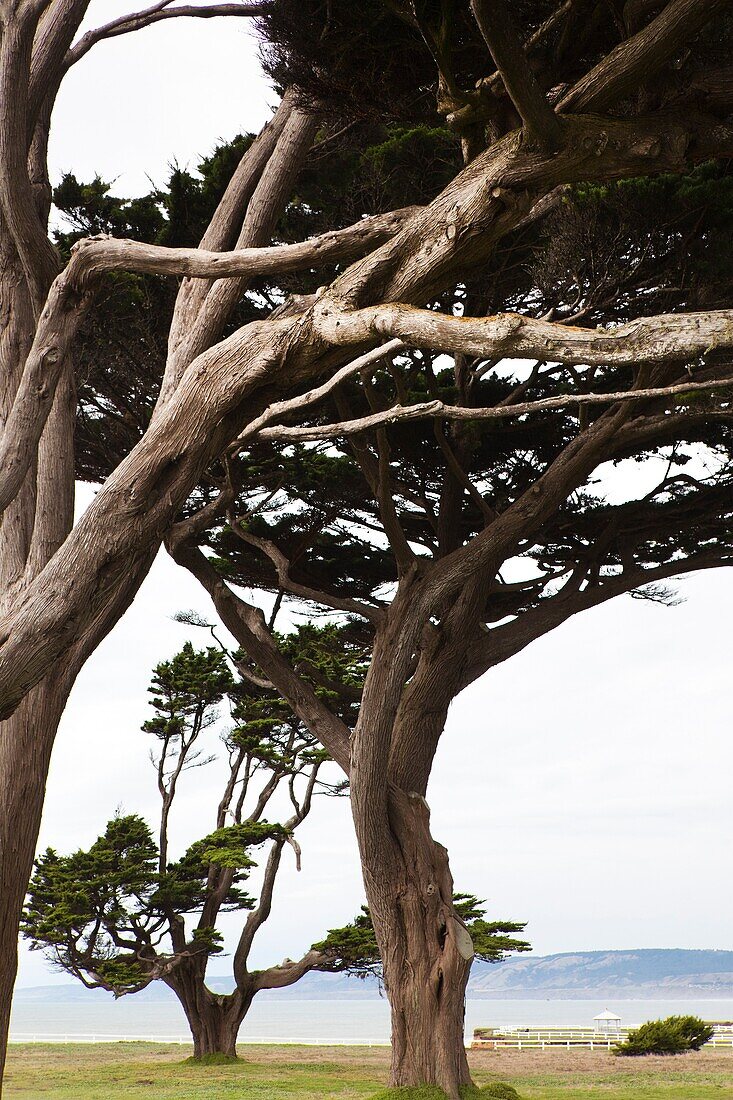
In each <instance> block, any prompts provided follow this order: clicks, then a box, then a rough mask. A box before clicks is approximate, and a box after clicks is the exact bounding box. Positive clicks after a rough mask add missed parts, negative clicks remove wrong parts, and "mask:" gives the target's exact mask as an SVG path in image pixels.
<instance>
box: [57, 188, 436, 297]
mask: <svg viewBox="0 0 733 1100" xmlns="http://www.w3.org/2000/svg"><path fill="white" fill-rule="evenodd" d="M420 209H421V208H420V207H415V206H408V207H406V208H405V209H403V210H393V211H391V212H390V213H388V214H375V215H374V216H372V217H369V218H364V219H362V221H360V222H356V224H354V225H350V226H348V227H347V228H346V229H335V230H332V231H330V232H328V233H323V234H321V235H320V236H318V237H311V238H310V239H309V240H306V241H297V242H296V243H295V244H280V245H272V246H270V247H267V248H239V249H235V250H233V251H231V252H209V251H207V250H206V249H204V248H167V247H165V246H163V245H155V244H145V243H143V242H141V241H130V240H124V239H119V238H115V237H85V238H84V239H82V240H81V241H79V242H78V243H77V244H76V245H74V249H73V260H72V262H73V264H74V277H75V279H76V281H77V282H78V284H79V285H83V284H85V283H86V281H87V280H88V279H91V278H93V277H94V276H95V275H101V274H107V273H109V272H112V271H135V272H138V273H140V274H147V275H178V276H180V275H185V276H188V278H193V279H224V278H227V277H233V276H234V277H237V278H241V277H246V278H253V277H254V276H256V275H275V274H276V275H282V274H285V273H286V272H290V271H299V270H303V269H304V268H312V267H319V266H320V265H321V264H332V263H350V262H352V261H353V260H355V259H358V258H359V257H360V256H363V255H364V254H365V253H367V252H369V250H370V249H372V248H375V247H378V246H379V245H380V244H383V243H384V241H388V240H389V239H390V237H393V236H394V234H395V233H397V232H398V230H400V229H401V228H402V226H403V225H405V223H406V222H407V221H408V220H409V219H410V218H411V217H412V216H413V215H414V214H415V213H416V212H417V211H418V210H420Z"/></svg>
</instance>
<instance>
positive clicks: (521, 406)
mask: <svg viewBox="0 0 733 1100" xmlns="http://www.w3.org/2000/svg"><path fill="white" fill-rule="evenodd" d="M732 387H733V378H716V379H713V380H711V381H709V382H680V383H678V384H677V385H674V386H653V387H648V388H646V389H637V390H621V391H619V392H615V393H577V394H562V395H559V396H558V397H545V398H543V399H542V400H540V401H525V402H522V403H517V404H515V405H491V406H489V407H487V408H471V407H470V406H462V405H446V404H445V403H444V402H443V401H423V402H421V403H420V404H417V405H393V406H392V407H391V408H390V409H385V410H384V412H378V413H372V414H371V415H369V416H363V417H360V418H359V419H357V420H346V421H343V422H342V423H340V424H322V425H314V426H313V427H312V428H311V427H304V428H289V427H287V426H286V425H284V424H280V425H276V426H274V427H272V428H264V429H263V430H262V431H261V432H260V438H262V439H277V440H279V441H281V442H288V443H296V442H297V443H304V442H307V441H314V440H318V439H338V438H340V437H342V436H345V435H355V434H357V433H358V432H366V431H372V430H374V429H375V428H379V427H381V426H383V425H385V424H393V423H396V422H397V421H399V420H423V419H425V418H426V417H433V416H434V417H438V418H440V419H443V420H506V419H508V418H509V417H513V416H526V415H527V414H528V413H537V412H546V411H547V410H549V409H563V408H567V407H568V406H570V405H612V404H614V403H615V402H617V401H640V400H645V399H650V398H659V397H674V396H677V395H679V394H681V395H684V394H688V393H712V392H714V391H716V390H724V389H728V388H732ZM477 503H478V501H477ZM484 507H488V506H487V505H486V502H485V501H484ZM482 510H483V508H482Z"/></svg>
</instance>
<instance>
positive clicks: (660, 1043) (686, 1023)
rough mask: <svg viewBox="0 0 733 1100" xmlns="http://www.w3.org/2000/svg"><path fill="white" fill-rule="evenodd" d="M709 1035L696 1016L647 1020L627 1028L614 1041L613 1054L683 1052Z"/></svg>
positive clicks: (635, 1054)
mask: <svg viewBox="0 0 733 1100" xmlns="http://www.w3.org/2000/svg"><path fill="white" fill-rule="evenodd" d="M712 1037H713V1029H712V1027H711V1026H710V1024H706V1023H705V1021H704V1020H701V1019H700V1017H699V1016H668V1017H667V1018H666V1019H665V1020H649V1021H648V1022H647V1023H645V1024H642V1025H641V1027H637V1028H635V1029H634V1030H633V1031H630V1032H629V1034H628V1036H627V1038H626V1040H625V1041H624V1042H623V1043H617V1044H616V1046H615V1047H614V1050H613V1053H614V1054H619V1055H622V1056H627V1057H638V1056H640V1055H642V1054H686V1053H687V1052H688V1051H690V1050H700V1048H701V1047H702V1046H704V1045H705V1043H707V1042H708V1040H709V1039H712Z"/></svg>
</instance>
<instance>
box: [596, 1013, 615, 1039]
mask: <svg viewBox="0 0 733 1100" xmlns="http://www.w3.org/2000/svg"><path fill="white" fill-rule="evenodd" d="M593 1023H594V1024H595V1028H596V1031H602V1032H603V1033H604V1034H606V1035H607V1034H608V1033H609V1032H613V1033H614V1034H615V1033H616V1032H618V1031H619V1030H620V1028H621V1017H620V1016H617V1015H616V1013H615V1012H609V1011H608V1009H606V1010H605V1012H599V1013H598V1015H597V1016H594V1017H593Z"/></svg>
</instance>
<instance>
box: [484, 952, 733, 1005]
mask: <svg viewBox="0 0 733 1100" xmlns="http://www.w3.org/2000/svg"><path fill="white" fill-rule="evenodd" d="M469 990H470V992H471V994H472V995H473V996H483V997H486V996H490V997H532V996H535V995H539V996H541V997H585V996H588V995H597V994H600V993H609V994H610V993H614V994H615V995H616V996H626V997H730V996H733V951H683V950H662V949H659V950H655V949H644V950H638V951H579V952H571V953H567V954H562V955H545V956H544V957H539V958H538V957H535V956H533V955H525V956H520V957H518V958H514V959H507V961H506V962H503V963H498V964H497V965H494V966H490V965H486V964H483V965H481V964H477V965H476V966H475V967H474V969H473V972H472V974H471V981H470V984H469Z"/></svg>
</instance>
